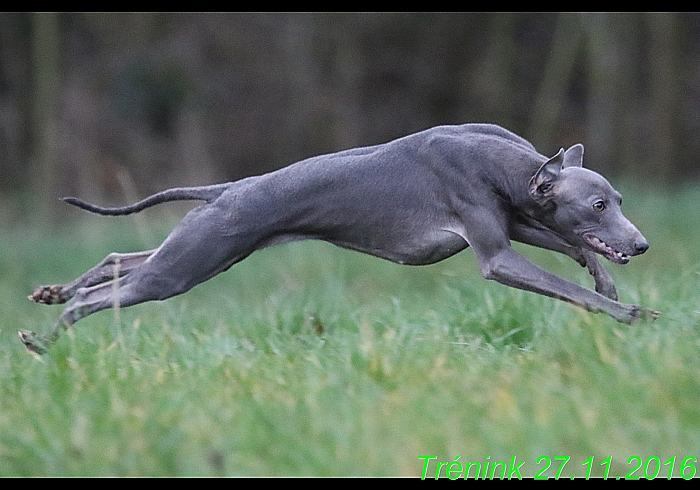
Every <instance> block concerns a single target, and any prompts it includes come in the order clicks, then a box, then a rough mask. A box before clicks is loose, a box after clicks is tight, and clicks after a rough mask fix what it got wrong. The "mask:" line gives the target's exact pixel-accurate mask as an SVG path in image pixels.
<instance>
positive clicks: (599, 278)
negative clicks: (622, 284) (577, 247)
mask: <svg viewBox="0 0 700 490" xmlns="http://www.w3.org/2000/svg"><path fill="white" fill-rule="evenodd" d="M581 255H582V256H583V258H584V259H585V261H586V268H588V272H589V273H590V274H591V276H593V279H594V280H595V290H596V292H597V293H600V294H602V295H603V296H605V297H606V298H610V299H611V300H613V301H617V300H618V296H617V289H615V283H614V282H613V278H612V277H611V276H610V274H609V273H608V271H607V270H605V267H603V265H602V264H601V263H600V262H599V261H598V257H596V255H595V253H593V252H589V251H581Z"/></svg>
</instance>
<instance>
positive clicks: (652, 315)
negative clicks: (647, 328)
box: [633, 306, 661, 321]
mask: <svg viewBox="0 0 700 490" xmlns="http://www.w3.org/2000/svg"><path fill="white" fill-rule="evenodd" d="M660 316H661V312H660V311H656V310H652V309H649V308H643V307H641V306H639V307H637V309H636V310H635V311H634V313H633V321H640V320H641V321H654V320H656V319H657V318H659V317H660Z"/></svg>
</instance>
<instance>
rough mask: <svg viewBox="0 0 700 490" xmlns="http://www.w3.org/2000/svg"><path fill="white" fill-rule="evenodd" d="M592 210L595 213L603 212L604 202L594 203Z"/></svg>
mask: <svg viewBox="0 0 700 490" xmlns="http://www.w3.org/2000/svg"><path fill="white" fill-rule="evenodd" d="M593 209H595V210H596V211H605V201H602V200H601V201H596V202H594V203H593Z"/></svg>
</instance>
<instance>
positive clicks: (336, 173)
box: [19, 124, 658, 353]
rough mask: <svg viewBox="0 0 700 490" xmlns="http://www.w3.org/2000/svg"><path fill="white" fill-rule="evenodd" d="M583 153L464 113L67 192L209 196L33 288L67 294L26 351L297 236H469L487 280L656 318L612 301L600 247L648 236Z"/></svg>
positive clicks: (446, 241) (382, 242)
mask: <svg viewBox="0 0 700 490" xmlns="http://www.w3.org/2000/svg"><path fill="white" fill-rule="evenodd" d="M582 159H583V146H582V145H580V144H577V145H574V146H572V147H571V148H569V149H568V150H566V151H564V150H563V149H561V150H560V151H559V153H557V154H556V155H555V156H554V157H552V158H547V157H544V156H543V155H540V154H539V153H538V152H537V151H536V150H535V148H534V147H533V146H532V144H530V143H529V142H528V141H526V140H525V139H523V138H521V137H519V136H517V135H515V134H513V133H511V132H509V131H507V130H505V129H503V128H501V127H499V126H495V125H489V124H465V125H460V126H439V127H435V128H432V129H428V130H425V131H422V132H419V133H416V134H412V135H409V136H406V137H403V138H400V139H397V140H394V141H391V142H389V143H385V144H380V145H377V146H371V147H366V148H357V149H351V150H346V151H341V152H338V153H333V154H329V155H322V156H317V157H314V158H309V159H307V160H303V161H300V162H298V163H295V164H293V165H290V166H288V167H285V168H282V169H280V170H277V171H275V172H271V173H268V174H265V175H261V176H257V177H250V178H246V179H243V180H239V181H237V182H231V183H225V184H218V185H211V186H205V187H191V188H176V189H169V190H165V191H162V192H159V193H157V194H155V195H153V196H151V197H148V198H146V199H144V200H142V201H140V202H138V203H136V204H133V205H130V206H124V207H119V208H102V207H98V206H93V205H91V204H87V203H85V202H83V201H81V200H79V199H75V198H65V199H64V200H65V201H66V202H68V203H70V204H73V205H75V206H78V207H80V208H83V209H86V210H88V211H91V212H94V213H99V214H102V215H112V216H115V215H126V214H130V213H134V212H138V211H141V210H143V209H144V208H147V207H149V206H153V205H155V204H159V203H163V202H167V201H175V200H202V201H206V204H204V205H202V206H200V207H197V208H195V209H193V210H192V211H190V212H189V213H188V214H187V215H186V216H185V217H184V219H183V220H182V221H181V222H180V223H179V224H178V225H177V227H176V228H175V229H174V230H173V231H172V233H171V234H170V236H168V237H167V238H166V239H165V241H164V242H163V243H162V244H161V245H160V247H158V248H157V249H155V250H149V251H145V252H137V253H127V254H117V253H113V254H110V255H108V256H107V257H106V258H105V259H104V260H103V261H102V262H100V263H99V264H98V265H97V266H95V267H94V268H93V269H91V270H89V271H88V272H86V273H85V274H83V275H82V276H80V277H79V278H77V279H76V280H75V281H73V282H71V283H68V284H65V285H56V286H45V287H40V288H37V289H36V290H35V291H34V293H33V294H32V295H30V296H29V299H31V300H32V301H35V302H37V303H44V304H54V303H64V302H66V301H69V300H70V302H69V303H68V306H67V307H66V308H65V310H64V311H63V313H62V314H61V316H60V318H59V320H58V322H57V325H56V326H55V328H54V330H53V331H52V332H51V334H49V335H48V336H42V335H37V334H35V333H33V332H20V333H19V335H20V338H21V339H22V342H24V344H25V345H26V346H27V347H28V348H29V349H30V350H33V351H35V352H39V353H41V352H44V351H45V350H46V348H48V346H49V345H50V344H51V343H52V342H54V341H55V340H56V339H57V338H58V336H59V333H60V331H61V329H64V328H67V327H69V326H71V325H73V324H74V323H75V322H77V321H78V320H80V319H81V318H84V317H86V316H87V315H90V314H92V313H95V312H97V311H100V310H103V309H105V308H110V307H113V306H114V305H117V304H118V305H119V306H121V307H125V306H131V305H135V304H138V303H143V302H144V301H151V300H163V299H166V298H170V297H171V296H175V295H177V294H181V293H184V292H186V291H188V290H189V289H190V288H192V287H193V286H195V285H197V284H199V283H201V282H203V281H206V280H207V279H210V278H211V277H213V276H215V275H216V274H218V273H220V272H222V271H225V270H226V269H228V268H229V267H231V266H232V265H233V264H235V263H236V262H238V261H240V260H243V259H244V258H245V257H247V256H248V255H249V254H250V253H251V252H253V251H255V250H259V249H262V248H264V247H269V246H271V245H275V244H279V243H284V242H290V241H293V240H303V239H319V240H325V241H327V242H330V243H333V244H335V245H338V246H340V247H344V248H349V249H353V250H358V251H361V252H365V253H368V254H372V255H375V256H377V257H381V258H384V259H388V260H390V261H393V262H397V263H399V264H411V265H423V264H431V263H434V262H438V261H440V260H443V259H445V258H447V257H450V256H451V255H454V254H456V253H457V252H459V251H461V250H464V249H465V248H467V247H469V246H471V247H472V249H473V250H474V253H475V254H476V257H477V259H478V261H479V264H480V266H481V272H482V274H483V276H484V277H485V278H486V279H494V280H496V281H498V282H500V283H503V284H505V285H508V286H513V287H516V288H520V289H524V290H527V291H532V292H535V293H539V294H543V295H546V296H550V297H553V298H558V299H562V300H564V301H568V302H570V303H573V304H575V305H578V306H580V307H583V308H585V309H586V310H588V311H591V312H604V313H607V314H608V315H610V316H612V317H613V318H614V319H616V320H617V321H619V322H624V323H631V322H633V321H635V320H637V319H640V318H656V317H657V316H658V313H657V312H655V311H652V310H649V309H646V308H642V307H640V306H635V305H629V304H623V303H619V302H618V301H617V292H616V290H615V286H614V284H613V281H612V279H611V277H610V276H609V275H608V273H607V272H606V271H605V269H604V268H603V267H602V266H601V265H600V264H599V263H598V260H597V258H596V256H595V254H596V253H597V254H600V255H602V256H603V257H605V258H606V259H608V260H610V261H612V262H614V263H616V264H626V263H627V262H628V261H629V260H630V257H631V256H634V255H638V254H641V253H644V252H645V251H646V250H647V248H649V245H648V244H647V241H646V240H645V238H644V237H643V236H642V234H641V233H640V232H639V231H638V230H637V228H635V226H634V225H633V224H632V223H630V221H629V220H627V218H625V217H624V216H623V215H622V212H621V211H620V204H621V197H620V194H619V193H618V192H616V191H615V190H614V189H613V188H612V186H611V185H610V184H609V183H608V181H607V180H606V179H604V178H603V177H602V176H601V175H599V174H597V173H595V172H593V171H590V170H587V169H584V168H582ZM510 240H516V241H519V242H523V243H526V244H530V245H534V246H537V247H542V248H545V249H549V250H554V251H557V252H561V253H563V254H566V255H568V256H569V257H571V258H572V259H574V260H576V261H577V262H578V263H579V264H581V265H582V266H585V267H587V268H588V270H589V272H590V273H591V275H593V277H594V279H595V289H596V291H597V292H593V291H591V290H588V289H585V288H583V287H581V286H579V285H576V284H573V283H571V282H568V281H566V280H564V279H561V278H559V277H557V276H555V275H553V274H550V273H548V272H546V271H544V270H543V269H541V268H539V267H538V266H536V265H534V264H533V263H531V262H529V261H528V260H526V259H525V258H524V257H522V256H521V255H520V254H518V253H517V252H515V251H514V250H513V249H512V248H511V244H510ZM115 264H118V265H119V269H118V274H117V273H115V270H116V269H115ZM116 275H118V276H120V277H118V278H117V277H116Z"/></svg>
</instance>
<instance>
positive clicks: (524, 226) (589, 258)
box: [510, 221, 618, 301]
mask: <svg viewBox="0 0 700 490" xmlns="http://www.w3.org/2000/svg"><path fill="white" fill-rule="evenodd" d="M510 236H511V238H512V239H513V240H515V241H518V242H521V243H525V244H528V245H532V246H535V247H539V248H544V249H547V250H553V251H555V252H559V253H562V254H564V255H567V256H568V257H571V258H572V259H573V260H575V261H576V262H578V263H579V264H580V265H581V266H582V267H586V268H587V269H588V272H589V273H590V274H591V276H593V279H594V281H595V290H596V292H598V293H600V294H602V295H603V296H605V297H606V298H610V299H611V300H613V301H617V299H618V297H617V290H616V289H615V283H614V282H613V279H612V277H611V276H610V274H608V271H607V270H605V268H604V267H603V266H602V265H601V264H600V262H599V261H598V258H597V257H596V255H595V253H594V252H589V251H587V250H582V249H580V248H576V247H573V246H571V245H569V244H568V243H566V241H564V239H563V238H561V237H560V236H559V235H557V234H556V233H554V232H553V231H551V230H550V229H548V228H545V227H544V226H542V225H540V224H539V223H537V222H535V221H530V222H528V223H523V222H516V223H514V224H513V225H512V227H511V232H510Z"/></svg>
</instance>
